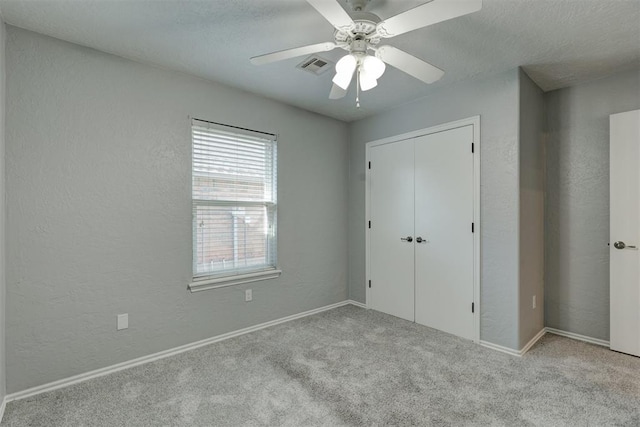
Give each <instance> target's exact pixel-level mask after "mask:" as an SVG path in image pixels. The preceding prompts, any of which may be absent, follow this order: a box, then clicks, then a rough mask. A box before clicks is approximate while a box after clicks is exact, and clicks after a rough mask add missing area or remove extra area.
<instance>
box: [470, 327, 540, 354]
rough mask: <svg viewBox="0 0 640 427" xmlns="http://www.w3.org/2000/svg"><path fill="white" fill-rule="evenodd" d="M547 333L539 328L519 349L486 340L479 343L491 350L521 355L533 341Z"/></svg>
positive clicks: (533, 343)
mask: <svg viewBox="0 0 640 427" xmlns="http://www.w3.org/2000/svg"><path fill="white" fill-rule="evenodd" d="M546 333H547V330H546V328H542V329H540V332H538V333H537V334H536V335H535V336H534V337H533V338H531V340H530V341H529V342H528V343H527V344H526V345H525V346H524V347H522V348H521V349H520V350H514V349H512V348H509V347H503V346H501V345H498V344H494V343H491V342H488V341H480V345H481V346H483V347H487V348H490V349H492V350H496V351H500V352H502V353H507V354H510V355H512V356H516V357H522V356H524V354H525V353H526V352H527V351H529V350H530V349H531V347H533V346H534V345H535V343H537V342H538V341H539V340H540V338H542V337H543V336H544V334H546Z"/></svg>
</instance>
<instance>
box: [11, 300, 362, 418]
mask: <svg viewBox="0 0 640 427" xmlns="http://www.w3.org/2000/svg"><path fill="white" fill-rule="evenodd" d="M345 305H355V306H358V307H361V306H362V303H359V302H357V301H352V300H345V301H341V302H338V303H335V304H330V305H325V306H324V307H320V308H314V309H313V310H308V311H304V312H302V313H298V314H293V315H291V316H286V317H282V318H280V319H276V320H271V321H269V322H264V323H260V324H258V325H254V326H249V327H247V328H243V329H239V330H237V331H232V332H228V333H226V334H222V335H217V336H215V337H211V338H207V339H204V340H201V341H196V342H193V343H190V344H185V345H182V346H179V347H175V348H172V349H169V350H164V351H160V352H158V353H154V354H150V355H147V356H142V357H138V358H136V359H132V360H128V361H126V362H122V363H117V364H115V365H112V366H107V367H105V368H100V369H96V370H94V371H89V372H85V373H83V374H78V375H74V376H72V377H69V378H63V379H61V380H58V381H54V382H51V383H47V384H43V385H39V386H36V387H32V388H29V389H26V390H23V391H18V392H16V393H11V394H9V395H7V396H5V398H4V401H3V402H2V411H4V407H5V404H6V403H7V402H11V401H14V400H19V399H24V398H27V397H31V396H35V395H36V394H41V393H46V392H49V391H53V390H57V389H59V388H63V387H68V386H70V385H73V384H77V383H80V382H83V381H87V380H90V379H93V378H98V377H102V376H104V375H108V374H112V373H114V372H118V371H122V370H124V369H129V368H133V367H134V366H138V365H143V364H145V363H149V362H153V361H156V360H160V359H164V358H166V357H170V356H174V355H176V354H180V353H184V352H185V351H189V350H194V349H196V348H199V347H203V346H205V345H209V344H213V343H216V342H219V341H224V340H228V339H229V338H234V337H237V336H240V335H244V334H248V333H250V332H254V331H258V330H260V329H264V328H268V327H270V326H275V325H279V324H281V323H286V322H290V321H291V320H295V319H300V318H302V317H306V316H311V315H313V314H317V313H321V312H323V311H327V310H332V309H334V308H338V307H342V306H345ZM1 420H2V418H1V417H0V421H1Z"/></svg>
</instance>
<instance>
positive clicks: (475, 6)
mask: <svg viewBox="0 0 640 427" xmlns="http://www.w3.org/2000/svg"><path fill="white" fill-rule="evenodd" d="M480 9H482V0H433V1H431V2H429V3H426V4H423V5H420V6H417V7H414V8H413V9H409V10H407V11H406V12H402V13H400V14H398V15H396V16H392V17H391V18H389V19H385V20H384V21H382V22H380V23H379V24H378V25H377V29H378V34H379V35H380V36H382V37H387V38H389V37H394V36H397V35H399V34H403V33H407V32H409V31H413V30H417V29H418V28H422V27H426V26H428V25H433V24H437V23H438V22H442V21H447V20H449V19H453V18H457V17H458V16H463V15H467V14H469V13H473V12H477V11H479V10H480Z"/></svg>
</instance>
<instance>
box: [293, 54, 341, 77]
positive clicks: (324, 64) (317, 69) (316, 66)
mask: <svg viewBox="0 0 640 427" xmlns="http://www.w3.org/2000/svg"><path fill="white" fill-rule="evenodd" d="M332 65H333V63H332V62H331V61H329V60H327V59H324V58H320V57H319V56H316V55H313V56H310V57H308V58H307V59H305V60H304V61H302V62H301V63H299V64H298V65H297V66H296V68H299V69H301V70H304V71H308V72H310V73H313V74H315V75H320V74H322V73H324V72H325V71H327V70H328V69H329V68H331V67H332Z"/></svg>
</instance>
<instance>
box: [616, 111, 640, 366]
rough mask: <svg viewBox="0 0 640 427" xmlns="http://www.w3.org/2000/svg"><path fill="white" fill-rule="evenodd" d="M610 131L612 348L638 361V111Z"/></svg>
mask: <svg viewBox="0 0 640 427" xmlns="http://www.w3.org/2000/svg"><path fill="white" fill-rule="evenodd" d="M610 125H611V126H610V133H611V135H610V155H609V163H610V165H609V166H610V172H609V173H610V221H611V222H610V256H609V261H610V263H609V264H610V299H609V301H610V309H611V311H610V313H611V319H610V320H611V321H610V329H611V331H610V332H611V334H610V335H611V338H610V346H611V349H612V350H616V351H620V352H623V353H629V354H633V355H635V356H640V250H638V249H639V248H640V111H629V112H626V113H620V114H614V115H612V116H611V118H610Z"/></svg>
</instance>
